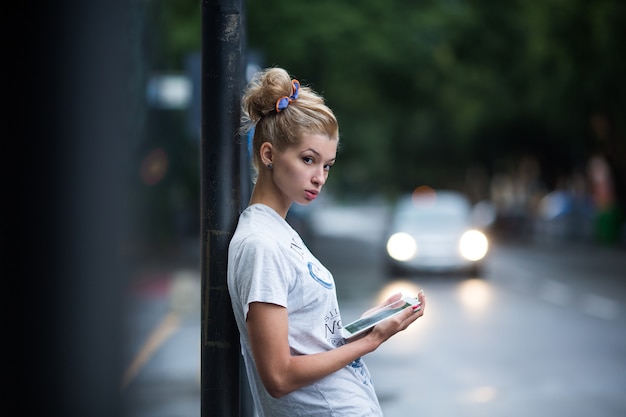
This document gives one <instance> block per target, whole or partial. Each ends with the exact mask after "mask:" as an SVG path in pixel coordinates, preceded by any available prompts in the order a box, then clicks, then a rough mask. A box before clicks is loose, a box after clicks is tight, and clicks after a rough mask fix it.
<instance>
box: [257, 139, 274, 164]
mask: <svg viewBox="0 0 626 417" xmlns="http://www.w3.org/2000/svg"><path fill="white" fill-rule="evenodd" d="M259 153H260V155H261V162H262V163H263V165H267V164H271V163H272V162H273V161H274V159H273V158H274V146H272V144H271V143H269V142H263V144H261V149H260V150H259Z"/></svg>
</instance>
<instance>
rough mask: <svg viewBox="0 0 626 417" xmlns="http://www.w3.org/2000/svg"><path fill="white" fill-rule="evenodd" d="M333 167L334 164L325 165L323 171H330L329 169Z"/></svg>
mask: <svg viewBox="0 0 626 417" xmlns="http://www.w3.org/2000/svg"><path fill="white" fill-rule="evenodd" d="M333 165H334V164H326V165H324V169H325V170H326V171H330V169H331V168H332V167H333Z"/></svg>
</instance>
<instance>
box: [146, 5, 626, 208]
mask: <svg viewBox="0 0 626 417" xmlns="http://www.w3.org/2000/svg"><path fill="white" fill-rule="evenodd" d="M245 6H246V14H247V31H248V33H247V38H248V47H249V49H250V50H252V51H255V52H258V53H260V55H261V56H263V57H264V61H263V62H261V65H262V66H281V67H284V68H286V69H287V70H288V71H290V72H291V73H292V74H293V75H294V76H296V77H298V78H299V79H300V81H301V82H303V83H306V84H310V85H312V86H313V87H314V88H315V89H316V90H318V91H320V92H321V93H322V94H323V95H324V96H325V97H326V99H327V101H328V103H329V105H330V106H331V107H332V108H333V110H334V111H335V112H336V114H337V116H338V118H339V121H340V126H341V137H342V140H341V145H340V152H339V160H338V161H339V163H338V164H337V165H336V166H335V168H334V171H335V174H338V175H333V176H332V178H331V181H330V182H329V184H328V187H330V188H335V189H336V190H337V191H340V193H338V194H345V193H348V192H351V193H352V192H354V193H359V194H360V195H362V194H364V193H379V192H382V193H385V194H387V195H390V196H393V195H394V194H397V193H399V192H404V191H406V190H409V189H412V188H413V187H415V186H417V185H420V184H429V185H432V186H447V187H454V188H460V187H462V186H464V181H465V177H466V173H467V172H468V170H473V169H475V167H476V166H482V168H481V169H482V170H483V171H484V172H486V173H487V175H491V176H493V175H494V174H496V173H498V172H499V171H501V170H505V171H506V170H509V171H511V170H513V171H514V170H515V168H509V167H514V166H515V161H517V162H519V161H521V160H522V159H523V158H526V157H531V158H535V159H536V160H537V161H538V164H539V175H540V180H541V181H542V182H543V183H544V184H545V186H546V187H547V188H554V187H556V186H557V184H559V183H560V182H561V180H562V179H563V178H564V177H567V176H568V175H571V174H572V173H574V172H584V170H585V166H586V164H587V162H588V160H589V158H590V156H591V155H592V154H593V153H601V154H604V155H605V156H606V158H607V160H608V161H609V164H610V165H611V168H612V170H613V175H614V177H615V184H616V185H615V187H616V190H617V193H618V196H619V197H618V198H619V199H620V200H621V203H622V205H624V197H625V196H626V188H625V187H626V145H625V142H626V140H625V136H626V120H625V119H626V82H625V81H624V74H626V54H624V53H623V46H622V45H621V43H622V42H623V39H626V2H623V1H621V0H542V1H528V0H511V1H507V2H497V1H492V0H465V1H460V0H423V1H420V2H414V1H409V0H389V1H385V2H381V1H379V0H359V1H356V0H345V1H342V2H336V1H332V0H318V1H315V2H304V1H300V2H298V1H295V2H294V1H291V0H264V1H261V0H248V1H247V2H245ZM150 10H151V13H153V16H154V18H155V19H156V20H157V21H158V22H159V25H160V30H159V31H158V32H159V34H158V36H159V44H160V46H161V54H160V58H159V60H158V62H159V63H160V64H161V65H162V66H169V67H170V68H173V69H176V68H178V67H179V66H180V65H181V64H182V62H183V59H182V57H183V56H184V55H185V54H186V53H188V52H189V51H192V50H197V49H199V47H200V45H199V42H200V30H201V27H200V25H201V22H200V13H199V4H198V3H197V2H195V1H191V0H180V1H177V2H171V1H165V0H154V1H153V2H152V4H151V7H150ZM502 161H508V162H506V163H503V162H502ZM511 161H513V162H511ZM348 190H349V191H348Z"/></svg>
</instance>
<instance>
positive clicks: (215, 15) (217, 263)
mask: <svg viewBox="0 0 626 417" xmlns="http://www.w3.org/2000/svg"><path fill="white" fill-rule="evenodd" d="M241 41H242V39H241V1H240V0H203V1H202V77H201V79H202V138H201V149H202V151H201V158H202V159H201V176H202V178H201V191H200V194H201V237H202V242H201V244H202V265H201V275H202V276H201V279H202V334H201V414H202V417H209V416H211V417H213V416H218V417H227V416H228V417H232V416H239V415H240V410H239V357H240V348H239V334H238V332H237V326H236V324H235V319H234V316H233V313H232V308H231V305H230V297H229V294H228V288H227V285H226V266H227V255H228V244H229V242H230V238H231V237H232V233H233V231H234V228H235V226H236V222H237V216H238V213H239V207H240V198H241V196H240V192H239V187H240V172H239V167H240V159H239V145H238V140H237V130H238V127H239V115H240V111H239V108H240V105H239V102H240V97H241V94H240V93H241V80H242V76H243V71H242V65H241Z"/></svg>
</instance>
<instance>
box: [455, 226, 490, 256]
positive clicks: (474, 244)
mask: <svg viewBox="0 0 626 417" xmlns="http://www.w3.org/2000/svg"><path fill="white" fill-rule="evenodd" d="M488 248H489V242H487V237H486V236H485V235H484V234H482V233H481V232H479V231H478V230H468V231H467V232H465V233H463V236H462V237H461V241H460V242H459V250H460V251H461V255H463V257H464V258H465V259H467V260H469V261H478V260H480V259H482V258H484V257H485V255H486V254H487V249H488Z"/></svg>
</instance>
